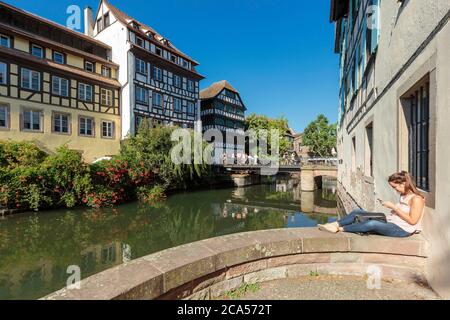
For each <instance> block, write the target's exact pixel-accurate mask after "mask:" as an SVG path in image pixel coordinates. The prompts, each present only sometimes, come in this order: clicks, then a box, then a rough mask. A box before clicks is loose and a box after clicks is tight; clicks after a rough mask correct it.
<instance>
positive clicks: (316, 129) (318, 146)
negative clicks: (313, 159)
mask: <svg viewBox="0 0 450 320" xmlns="http://www.w3.org/2000/svg"><path fill="white" fill-rule="evenodd" d="M303 144H304V145H305V146H307V147H309V149H310V153H312V154H313V155H314V156H319V157H329V156H331V155H332V150H333V148H336V144H337V124H330V122H329V120H328V119H327V117H326V116H324V115H323V114H321V115H319V116H318V117H317V119H316V120H314V121H313V122H311V123H310V124H309V125H308V127H307V128H306V129H305V132H304V134H303Z"/></svg>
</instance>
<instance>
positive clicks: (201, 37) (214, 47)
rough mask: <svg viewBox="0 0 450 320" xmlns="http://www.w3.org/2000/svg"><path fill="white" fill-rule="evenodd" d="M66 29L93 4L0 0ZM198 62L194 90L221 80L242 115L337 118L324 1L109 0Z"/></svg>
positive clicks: (334, 61) (303, 120)
mask: <svg viewBox="0 0 450 320" xmlns="http://www.w3.org/2000/svg"><path fill="white" fill-rule="evenodd" d="M6 2H7V3H10V4H12V5H14V6H17V7H19V8H22V9H24V10H27V11H30V12H32V13H35V14H38V15H40V16H42V17H45V18H47V19H51V20H54V21H56V22H58V23H61V24H65V21H66V19H67V15H66V9H67V7H68V6H69V5H72V4H76V5H79V6H80V7H82V8H84V7H85V6H87V5H89V6H91V7H92V8H93V9H94V10H96V9H97V6H98V1H97V0H59V1H42V0H6ZM110 2H111V3H112V4H114V5H116V6H117V7H118V8H119V9H121V10H122V11H125V12H126V13H127V14H128V15H130V16H132V17H134V18H136V19H137V20H139V21H141V22H143V23H145V24H148V25H150V26H151V27H153V28H154V29H156V30H157V31H158V32H159V33H161V34H162V35H163V36H165V37H166V38H168V39H170V40H171V41H172V43H174V45H175V46H176V47H178V48H179V49H180V50H182V51H184V52H185V53H186V54H188V55H189V56H191V57H192V58H194V59H195V60H197V61H198V62H200V64H201V65H200V66H199V68H198V71H199V72H200V73H201V74H203V75H204V76H206V79H205V80H204V81H202V83H201V87H202V88H205V87H207V86H209V85H210V84H211V83H213V82H215V81H219V80H223V79H226V80H228V81H230V83H231V84H232V85H233V86H235V87H236V89H237V90H238V91H240V93H241V96H242V98H243V99H244V102H245V103H246V105H247V107H248V109H249V113H251V112H255V113H260V114H266V115H268V116H272V117H277V116H285V117H286V118H288V120H289V122H290V125H291V127H292V128H294V129H295V130H296V131H299V132H301V131H302V130H303V129H304V128H305V127H306V126H307V124H308V123H309V122H310V121H312V120H314V119H315V118H316V116H317V115H318V114H320V113H323V114H325V115H326V116H327V117H328V118H329V119H330V120H331V121H333V122H335V121H337V110H338V56H337V55H335V54H333V37H334V28H333V25H332V24H330V23H329V5H330V1H329V0H314V1H307V0H227V1H222V0H150V1H149V0H128V1H123V0H110Z"/></svg>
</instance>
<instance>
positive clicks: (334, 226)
mask: <svg viewBox="0 0 450 320" xmlns="http://www.w3.org/2000/svg"><path fill="white" fill-rule="evenodd" d="M389 184H390V185H391V187H392V188H393V189H394V190H395V191H397V192H398V193H399V194H400V202H399V203H398V204H397V205H395V204H393V203H392V202H383V201H381V200H380V199H378V201H380V202H381V203H382V205H383V206H384V207H386V208H388V209H391V210H392V211H391V213H390V214H389V215H387V216H386V215H384V214H382V213H370V212H366V211H364V210H355V211H353V212H352V213H351V214H349V215H348V216H346V217H345V218H344V219H342V220H340V221H338V222H334V223H329V224H325V225H319V229H320V230H322V231H327V232H331V233H338V232H349V233H359V234H366V233H374V234H378V235H382V236H387V237H397V238H404V237H409V236H411V235H413V234H415V233H417V232H420V231H422V218H423V215H424V211H425V198H424V196H423V195H422V194H421V193H420V192H419V191H418V190H417V188H416V186H415V183H414V181H413V179H412V178H411V175H410V174H409V173H407V172H405V171H402V172H400V173H396V174H393V175H392V176H390V177H389Z"/></svg>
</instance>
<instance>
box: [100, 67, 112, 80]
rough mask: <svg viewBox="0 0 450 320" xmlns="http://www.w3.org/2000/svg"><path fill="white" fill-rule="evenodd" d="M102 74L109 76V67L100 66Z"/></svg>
mask: <svg viewBox="0 0 450 320" xmlns="http://www.w3.org/2000/svg"><path fill="white" fill-rule="evenodd" d="M102 76H104V77H106V78H111V68H108V67H106V66H102Z"/></svg>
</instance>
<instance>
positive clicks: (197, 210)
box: [0, 180, 336, 299]
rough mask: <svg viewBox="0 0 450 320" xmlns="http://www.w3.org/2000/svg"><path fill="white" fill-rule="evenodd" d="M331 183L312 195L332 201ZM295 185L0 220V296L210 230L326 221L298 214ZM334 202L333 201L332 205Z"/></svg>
mask: <svg viewBox="0 0 450 320" xmlns="http://www.w3.org/2000/svg"><path fill="white" fill-rule="evenodd" d="M335 199H336V195H335V189H334V190H333V189H324V190H320V191H318V192H316V193H315V194H314V195H313V200H312V201H313V202H314V205H315V206H316V207H320V206H321V205H324V204H325V205H328V206H330V205H331V206H333V205H334V208H336V203H335V201H336V200H335ZM301 200H302V195H301V192H300V191H299V187H298V185H297V184H295V183H293V182H292V181H290V180H279V181H277V183H275V184H273V185H262V186H253V187H249V188H243V189H235V190H211V191H202V192H194V193H186V194H180V195H175V196H173V197H170V198H169V199H168V201H167V202H165V203H162V204H159V205H157V206H154V207H149V206H147V205H146V206H143V205H138V204H135V203H134V204H129V205H125V206H122V207H119V208H116V209H104V210H87V211H86V210H64V211H54V212H49V213H46V214H39V215H37V214H32V215H25V216H18V217H13V218H10V219H7V220H5V221H1V222H0V262H1V264H0V299H17V298H21V299H36V298H40V297H42V296H44V295H46V294H48V293H51V292H53V291H55V290H58V289H60V288H61V287H63V286H65V283H66V279H67V277H68V274H67V273H66V271H67V267H68V266H71V265H77V266H80V268H81V270H82V277H83V278H86V277H88V276H90V275H93V274H96V273H98V272H101V271H103V270H105V269H108V268H111V267H113V266H116V265H119V264H122V263H124V262H128V261H130V260H132V259H136V258H139V257H142V256H145V255H148V254H151V253H154V252H158V251H161V250H164V249H167V248H171V247H175V246H179V245H182V244H186V243H190V242H195V241H198V240H202V239H206V238H211V237H215V236H220V235H225V234H231V233H236V232H246V231H255V230H265V229H274V228H283V227H287V226H296V223H297V224H300V225H299V226H311V225H314V224H317V223H324V222H328V221H329V219H330V215H328V214H320V213H311V214H301V213H300V212H299V211H300V207H301V205H302V201H301ZM333 203H334V204H333Z"/></svg>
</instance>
